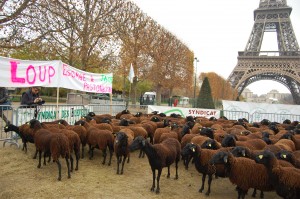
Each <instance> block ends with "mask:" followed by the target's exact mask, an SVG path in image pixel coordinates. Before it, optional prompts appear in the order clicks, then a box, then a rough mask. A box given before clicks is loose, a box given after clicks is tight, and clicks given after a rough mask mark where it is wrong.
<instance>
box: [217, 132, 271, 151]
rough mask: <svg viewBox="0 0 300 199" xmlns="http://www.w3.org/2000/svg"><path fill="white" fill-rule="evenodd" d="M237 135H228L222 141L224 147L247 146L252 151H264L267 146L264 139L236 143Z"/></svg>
mask: <svg viewBox="0 0 300 199" xmlns="http://www.w3.org/2000/svg"><path fill="white" fill-rule="evenodd" d="M236 139H237V137H236V136H235V135H231V134H229V135H226V136H225V138H224V139H223V140H222V143H221V144H222V146H223V147H234V146H245V147H248V148H249V149H251V150H262V149H264V148H265V147H266V146H267V144H266V143H265V142H264V141H263V140H262V139H250V140H248V141H236Z"/></svg>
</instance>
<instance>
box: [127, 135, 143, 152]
mask: <svg viewBox="0 0 300 199" xmlns="http://www.w3.org/2000/svg"><path fill="white" fill-rule="evenodd" d="M145 144H146V140H145V138H143V137H142V136H138V137H136V138H135V139H134V140H133V142H132V143H131V145H130V146H129V150H130V151H135V150H138V149H141V148H143V147H144V146H145Z"/></svg>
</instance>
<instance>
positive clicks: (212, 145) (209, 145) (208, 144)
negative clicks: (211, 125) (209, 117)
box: [201, 139, 218, 150]
mask: <svg viewBox="0 0 300 199" xmlns="http://www.w3.org/2000/svg"><path fill="white" fill-rule="evenodd" d="M201 148H202V149H212V150H216V149H217V148H218V147H217V142H216V141H215V140H213V139H208V140H205V142H203V144H202V145H201Z"/></svg>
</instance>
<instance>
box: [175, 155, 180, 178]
mask: <svg viewBox="0 0 300 199" xmlns="http://www.w3.org/2000/svg"><path fill="white" fill-rule="evenodd" d="M178 162H179V159H178V160H176V162H175V170H176V174H175V180H177V179H178Z"/></svg>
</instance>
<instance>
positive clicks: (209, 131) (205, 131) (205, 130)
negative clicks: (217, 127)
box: [200, 128, 214, 139]
mask: <svg viewBox="0 0 300 199" xmlns="http://www.w3.org/2000/svg"><path fill="white" fill-rule="evenodd" d="M200 135H205V136H207V137H209V138H211V139H214V130H213V129H212V128H202V129H201V130H200Z"/></svg>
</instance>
